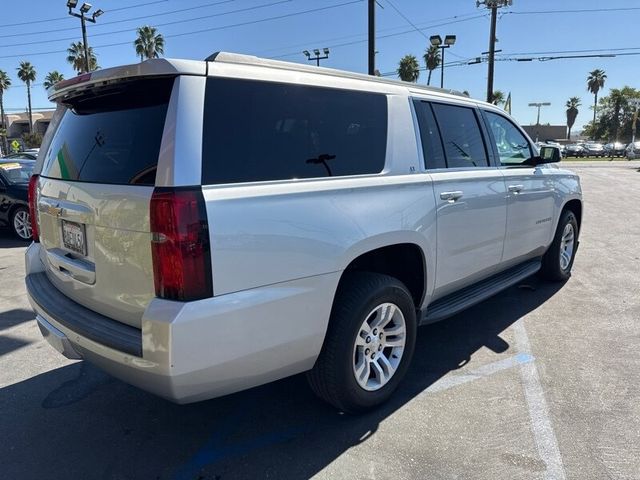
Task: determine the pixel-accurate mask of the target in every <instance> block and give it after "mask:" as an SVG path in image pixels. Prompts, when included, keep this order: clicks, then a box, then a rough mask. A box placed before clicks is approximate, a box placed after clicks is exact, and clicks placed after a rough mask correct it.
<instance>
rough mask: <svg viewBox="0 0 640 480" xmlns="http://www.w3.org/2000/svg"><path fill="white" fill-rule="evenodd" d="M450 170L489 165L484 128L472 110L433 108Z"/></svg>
mask: <svg viewBox="0 0 640 480" xmlns="http://www.w3.org/2000/svg"><path fill="white" fill-rule="evenodd" d="M433 111H434V113H435V116H436V119H437V120H438V126H439V127H440V134H441V135H442V143H443V144H444V151H445V155H446V158H447V166H448V167H449V168H456V167H467V168H468V167H486V166H488V165H489V161H488V159H487V152H486V150H485V146H484V141H483V140H482V134H481V132H480V125H479V124H478V119H477V118H476V114H475V112H474V111H473V109H471V108H467V107H458V106H455V105H443V104H440V103H434V104H433Z"/></svg>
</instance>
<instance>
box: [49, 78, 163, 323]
mask: <svg viewBox="0 0 640 480" xmlns="http://www.w3.org/2000/svg"><path fill="white" fill-rule="evenodd" d="M174 80H175V75H174V76H164V77H155V78H140V77H134V78H128V79H122V80H121V81H115V82H113V81H111V82H104V83H101V84H96V85H90V86H87V85H84V86H83V88H79V89H78V90H77V91H74V90H71V91H70V92H67V93H66V95H65V96H64V98H63V99H62V100H59V102H60V103H61V104H62V105H63V106H64V110H65V111H64V112H63V113H62V117H61V118H60V121H59V123H58V126H57V129H56V131H55V133H54V135H53V137H52V139H51V142H50V144H49V146H48V149H47V151H46V152H44V158H43V160H42V162H43V163H42V170H41V173H40V182H39V186H40V187H39V196H38V205H37V211H38V212H37V213H38V227H39V236H40V243H41V244H42V247H43V248H42V249H41V259H42V261H43V263H44V265H45V268H46V273H47V277H48V278H49V280H50V281H51V282H52V283H53V284H54V285H55V286H56V287H57V288H58V289H59V290H60V291H61V292H62V293H64V294H65V295H66V296H67V297H69V298H71V299H73V300H74V301H76V302H77V303H79V304H80V305H83V306H85V307H87V308H89V309H91V310H94V311H96V312H98V313H101V314H103V315H105V316H107V317H110V318H113V319H114V320H118V321H120V322H123V323H126V324H128V325H131V326H134V327H137V328H140V324H141V318H142V314H143V312H144V310H145V308H146V307H147V305H148V303H149V302H150V301H151V299H152V298H153V297H154V295H155V290H154V279H153V264H152V254H151V234H150V226H149V225H150V220H149V202H150V200H151V197H152V194H153V190H154V185H155V177H156V169H157V165H158V157H159V153H160V145H161V142H162V137H163V131H164V126H165V119H166V116H167V109H168V104H169V99H170V97H171V92H172V87H173V83H174Z"/></svg>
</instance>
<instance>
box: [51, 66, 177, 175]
mask: <svg viewBox="0 0 640 480" xmlns="http://www.w3.org/2000/svg"><path fill="white" fill-rule="evenodd" d="M172 86H173V78H161V79H145V80H136V81H129V82H121V83H117V84H114V85H111V86H107V87H100V88H95V89H90V90H88V91H84V92H82V93H79V94H78V95H77V96H76V97H73V98H70V99H68V100H66V101H65V102H66V103H65V105H66V106H67V111H66V112H65V113H64V115H63V117H62V119H61V120H60V124H59V126H58V129H57V130H56V132H55V134H54V136H53V139H52V140H51V144H50V146H49V149H48V150H47V153H46V156H45V159H44V164H43V168H42V175H43V176H45V177H49V178H56V179H61V180H70V181H81V182H94V183H110V184H133V185H154V184H155V177H156V169H157V165H158V156H159V152H160V143H161V140H162V134H163V131H164V122H165V117H166V114H167V105H168V102H169V97H170V96H171V89H172Z"/></svg>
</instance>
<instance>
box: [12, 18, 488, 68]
mask: <svg viewBox="0 0 640 480" xmlns="http://www.w3.org/2000/svg"><path fill="white" fill-rule="evenodd" d="M486 16H487V14H482V15H476V16H474V17H469V18H463V19H459V20H454V21H451V22H444V23H439V24H436V25H430V26H429V27H425V28H424V29H425V30H426V28H435V27H442V26H444V25H451V24H453V23H460V22H467V21H469V20H475V19H478V18H482V17H486ZM414 31H415V30H413V29H411V30H404V31H402V32H397V33H390V34H387V35H378V36H377V37H376V38H377V39H382V38H389V37H396V36H399V35H406V34H407V33H413V32H414ZM366 42H367V40H366V39H365V40H354V41H352V42H344V43H336V44H333V45H328V48H340V47H347V46H350V45H357V44H360V43H366ZM293 55H300V52H291V53H285V54H282V55H275V56H271V57H269V58H274V59H277V58H285V57H290V56H293ZM0 58H2V57H0Z"/></svg>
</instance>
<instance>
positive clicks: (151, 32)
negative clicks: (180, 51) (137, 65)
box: [133, 25, 164, 62]
mask: <svg viewBox="0 0 640 480" xmlns="http://www.w3.org/2000/svg"><path fill="white" fill-rule="evenodd" d="M136 33H137V34H138V38H136V40H135V42H133V45H134V47H135V48H136V55H138V56H139V57H140V61H141V62H142V61H143V60H144V59H145V58H158V57H159V56H160V55H162V54H164V37H163V36H162V34H161V33H158V30H157V29H156V28H155V27H150V26H149V25H145V26H144V27H140V28H138V29H137V30H136Z"/></svg>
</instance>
